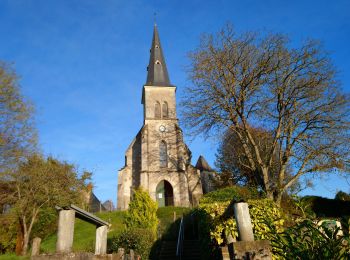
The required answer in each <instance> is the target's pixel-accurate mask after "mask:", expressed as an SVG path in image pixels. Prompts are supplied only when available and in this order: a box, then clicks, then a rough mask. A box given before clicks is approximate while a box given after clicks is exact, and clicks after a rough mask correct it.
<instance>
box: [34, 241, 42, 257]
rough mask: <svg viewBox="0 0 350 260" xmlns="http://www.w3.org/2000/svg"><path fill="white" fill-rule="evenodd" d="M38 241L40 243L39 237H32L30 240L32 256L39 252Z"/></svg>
mask: <svg viewBox="0 0 350 260" xmlns="http://www.w3.org/2000/svg"><path fill="white" fill-rule="evenodd" d="M40 243H41V238H39V237H36V238H34V239H33V242H32V256H36V255H39V254H40Z"/></svg>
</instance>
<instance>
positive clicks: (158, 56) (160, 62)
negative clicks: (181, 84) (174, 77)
mask: <svg viewBox="0 0 350 260" xmlns="http://www.w3.org/2000/svg"><path fill="white" fill-rule="evenodd" d="M150 52H151V55H150V58H149V64H148V67H147V71H148V73H147V81H146V85H148V86H164V87H166V86H171V84H170V81H169V75H168V70H167V68H166V64H165V59H164V55H163V51H162V47H161V45H160V39H159V34H158V29H157V25H156V24H154V31H153V40H152V46H151V50H150Z"/></svg>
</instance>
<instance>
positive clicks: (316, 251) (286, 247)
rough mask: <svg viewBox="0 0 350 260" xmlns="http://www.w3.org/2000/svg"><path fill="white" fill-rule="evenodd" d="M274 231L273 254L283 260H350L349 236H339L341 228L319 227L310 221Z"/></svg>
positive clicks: (272, 238) (271, 239)
mask: <svg viewBox="0 0 350 260" xmlns="http://www.w3.org/2000/svg"><path fill="white" fill-rule="evenodd" d="M271 229H272V230H273V233H274V235H273V236H271V237H270V241H271V245H272V249H273V253H274V255H275V256H277V257H279V258H282V259H315V260H316V259H350V238H349V235H345V236H339V235H338V234H337V233H338V231H339V228H336V229H332V228H329V227H328V226H327V225H322V226H321V228H320V227H318V226H317V225H316V224H314V223H313V222H312V221H310V220H304V221H303V222H301V223H299V224H297V225H295V226H293V227H290V228H288V229H286V230H285V231H283V232H278V231H277V230H274V228H273V227H271Z"/></svg>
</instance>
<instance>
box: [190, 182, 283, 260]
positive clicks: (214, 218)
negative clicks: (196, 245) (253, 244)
mask: <svg viewBox="0 0 350 260" xmlns="http://www.w3.org/2000/svg"><path fill="white" fill-rule="evenodd" d="M257 198H258V194H257V192H251V191H249V189H246V188H240V187H229V188H225V189H221V190H218V191H215V192H211V193H208V194H207V195H205V196H204V197H203V199H201V201H200V204H199V207H198V210H197V214H198V215H199V231H200V234H199V235H200V243H201V247H202V249H203V253H204V255H205V256H206V257H207V258H208V259H209V258H213V257H215V256H216V253H217V252H218V246H219V245H222V244H225V242H226V243H227V241H225V239H226V238H228V237H230V236H232V238H233V239H236V238H237V237H238V230H237V225H236V221H235V219H234V212H233V202H234V201H239V200H246V201H247V203H248V205H249V212H250V217H251V220H252V225H253V231H254V236H255V239H269V237H270V236H271V235H272V233H271V228H270V226H273V227H274V229H275V230H278V231H280V232H281V231H282V230H283V224H284V217H283V214H282V212H281V210H280V209H279V208H278V207H277V206H276V205H275V204H274V202H272V201H270V200H268V199H257ZM208 245H212V246H211V248H212V249H210V247H208ZM208 250H211V251H208ZM204 251H206V252H204Z"/></svg>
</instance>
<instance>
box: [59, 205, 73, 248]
mask: <svg viewBox="0 0 350 260" xmlns="http://www.w3.org/2000/svg"><path fill="white" fill-rule="evenodd" d="M74 220H75V211H74V210H72V209H70V210H61V211H60V213H59V217H58V232H57V243H56V252H57V253H69V252H71V250H72V245H73V236H74Z"/></svg>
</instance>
